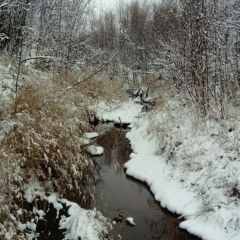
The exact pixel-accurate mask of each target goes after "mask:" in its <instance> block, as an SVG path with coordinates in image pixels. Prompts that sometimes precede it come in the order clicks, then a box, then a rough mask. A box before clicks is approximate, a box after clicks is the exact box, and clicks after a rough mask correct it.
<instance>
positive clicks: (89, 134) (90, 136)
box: [83, 132, 99, 139]
mask: <svg viewBox="0 0 240 240" xmlns="http://www.w3.org/2000/svg"><path fill="white" fill-rule="evenodd" d="M98 136H99V134H98V133H97V132H86V133H84V134H83V138H88V139H92V138H96V137H98Z"/></svg>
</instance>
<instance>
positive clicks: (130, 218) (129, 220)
mask: <svg viewBox="0 0 240 240" xmlns="http://www.w3.org/2000/svg"><path fill="white" fill-rule="evenodd" d="M126 221H127V222H128V223H129V224H130V225H132V226H135V225H136V224H135V222H134V220H133V218H132V217H128V218H127V219H126Z"/></svg>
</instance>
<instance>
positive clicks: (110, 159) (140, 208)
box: [94, 123, 199, 240]
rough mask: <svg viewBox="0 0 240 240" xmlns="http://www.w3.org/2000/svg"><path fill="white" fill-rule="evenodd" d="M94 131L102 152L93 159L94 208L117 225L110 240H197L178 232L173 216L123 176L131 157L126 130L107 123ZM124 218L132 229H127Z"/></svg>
mask: <svg viewBox="0 0 240 240" xmlns="http://www.w3.org/2000/svg"><path fill="white" fill-rule="evenodd" d="M96 131H97V132H99V133H100V137H99V138H98V139H96V142H97V143H98V144H99V145H100V146H102V147H104V149H105V152H104V154H103V155H102V156H100V157H95V158H94V159H95V160H96V162H97V163H98V171H97V173H96V178H97V179H98V184H97V186H96V189H97V208H98V209H99V210H100V211H101V212H102V213H103V214H104V216H106V217H108V218H110V219H112V220H113V219H115V220H116V221H118V222H117V223H116V224H113V227H114V229H113V232H112V237H113V239H124V240H133V239H134V240H150V239H158V240H199V238H197V237H195V236H192V235H190V234H188V233H187V232H186V231H183V230H180V229H179V228H178V225H179V221H178V220H177V216H175V215H173V214H171V213H169V212H168V211H166V210H164V209H162V208H161V207H160V205H159V203H158V202H156V201H155V200H154V198H153V196H152V194H151V192H150V190H149V188H148V186H147V185H146V184H144V183H142V182H140V181H137V180H135V179H134V178H131V177H128V176H126V174H125V172H124V168H123V164H124V163H125V162H126V161H128V160H129V155H130V153H131V148H130V144H129V142H128V140H127V139H126V138H125V134H126V130H122V129H117V128H114V127H113V124H112V123H108V124H99V125H98V126H96ZM127 217H132V218H133V219H134V221H135V223H136V225H135V226H130V225H128V224H127V223H126V218H127ZM119 235H120V236H121V238H120V237H119Z"/></svg>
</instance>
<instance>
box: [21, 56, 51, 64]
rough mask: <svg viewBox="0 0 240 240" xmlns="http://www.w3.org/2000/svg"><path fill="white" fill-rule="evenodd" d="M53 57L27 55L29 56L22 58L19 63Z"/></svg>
mask: <svg viewBox="0 0 240 240" xmlns="http://www.w3.org/2000/svg"><path fill="white" fill-rule="evenodd" d="M39 58H40V59H42V58H43V59H55V58H54V57H51V56H35V57H29V58H26V59H24V60H22V61H21V62H20V63H23V62H26V61H28V60H32V59H39Z"/></svg>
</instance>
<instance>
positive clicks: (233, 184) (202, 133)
mask: <svg viewBox="0 0 240 240" xmlns="http://www.w3.org/2000/svg"><path fill="white" fill-rule="evenodd" d="M128 106H129V105H128ZM136 106H137V109H134V105H131V107H129V108H127V105H125V106H123V109H124V110H120V109H116V110H113V111H110V110H109V111H108V112H107V113H103V109H104V108H103V107H102V108H101V107H100V108H99V109H100V113H99V114H98V117H99V118H100V119H101V120H105V121H106V120H111V121H116V119H117V118H118V117H120V118H123V119H128V114H129V115H130V117H129V118H131V119H132V120H133V123H132V124H131V125H130V127H131V131H130V132H129V133H128V134H127V138H128V139H129V140H130V142H131V146H132V149H133V153H132V154H131V156H130V160H129V161H128V162H127V163H126V164H125V165H124V167H125V168H126V169H127V170H126V173H127V174H128V175H130V176H133V177H134V178H136V179H139V180H141V181H143V182H146V183H147V184H148V185H149V187H150V189H151V191H152V192H153V194H154V196H155V199H156V200H158V201H159V202H160V204H161V206H162V207H165V208H167V209H168V210H170V211H171V212H173V213H177V214H179V215H181V219H182V220H183V221H182V222H181V224H180V227H181V228H183V229H186V230H188V231H189V232H190V233H192V234H194V235H196V236H199V237H201V238H202V239H206V240H237V239H240V211H239V210H240V207H239V196H240V184H239V182H240V181H239V180H240V171H239V169H240V161H239V157H240V154H239V149H240V148H239V145H238V142H239V140H240V134H239V133H240V132H239V130H238V129H237V126H238V125H239V122H240V119H239V116H236V115H235V116H233V115H232V116H231V113H229V120H224V121H223V120H221V121H220V120H216V119H214V118H211V116H208V118H206V119H202V118H200V117H198V115H197V114H196V113H195V110H194V108H192V109H191V108H189V107H184V106H183V105H182V104H180V103H179V102H178V101H177V100H174V99H172V100H168V102H167V103H166V104H165V106H164V107H163V108H162V109H158V110H156V111H154V110H152V111H151V112H149V113H141V114H139V110H140V109H139V108H138V107H139V105H136ZM133 109H134V110H133ZM137 112H138V117H136V113H137ZM233 112H234V111H233ZM133 113H135V117H133ZM122 114H123V115H122ZM232 117H235V120H236V121H237V123H236V121H235V125H234V126H233V125H232V123H233V121H232V120H231V118H232Z"/></svg>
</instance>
